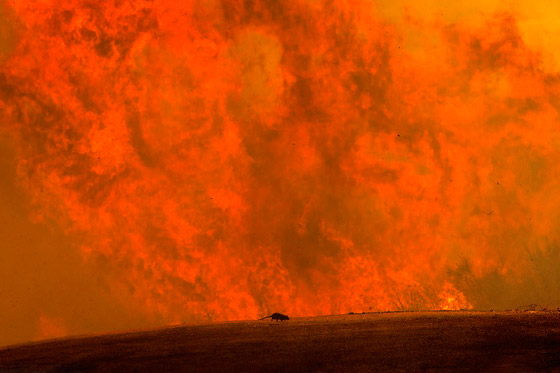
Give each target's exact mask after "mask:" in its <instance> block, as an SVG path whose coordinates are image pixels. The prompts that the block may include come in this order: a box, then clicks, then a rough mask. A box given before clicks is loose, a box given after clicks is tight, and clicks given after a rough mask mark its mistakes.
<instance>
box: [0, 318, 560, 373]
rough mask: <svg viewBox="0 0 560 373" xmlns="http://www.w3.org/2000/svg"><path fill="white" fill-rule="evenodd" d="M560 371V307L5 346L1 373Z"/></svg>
mask: <svg viewBox="0 0 560 373" xmlns="http://www.w3.org/2000/svg"><path fill="white" fill-rule="evenodd" d="M11 370H16V371H45V370H48V371H81V370H110V371H123V370H124V371H138V370H140V371H145V370H149V371H155V370H157V371H160V372H167V371H188V372H257V371H262V372H276V371H305V372H309V371H347V372H366V371H407V372H408V371H441V370H443V371H487V372H495V371H506V372H511V371H522V372H531V371H560V313H558V312H508V313H504V312H502V313H498V312H496V313H494V312H430V313H428V312H421V313H382V314H367V315H361V314H360V315H341V316H326V317H313V318H298V319H293V320H290V321H286V322H282V323H280V322H274V323H273V322H270V321H243V322H230V323H221V324H211V325H192V326H181V327H173V328H166V329H160V330H154V331H144V332H134V333H126V334H112V335H103V336H95V337H86V338H73V339H64V340H55V341H49V342H43V343H38V344H32V345H27V346H17V347H12V348H5V349H2V350H0V371H11Z"/></svg>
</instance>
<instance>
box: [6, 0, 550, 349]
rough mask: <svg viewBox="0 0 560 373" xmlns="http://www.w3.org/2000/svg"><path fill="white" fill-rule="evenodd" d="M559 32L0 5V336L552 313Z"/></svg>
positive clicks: (274, 7)
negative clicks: (392, 315) (524, 309)
mask: <svg viewBox="0 0 560 373" xmlns="http://www.w3.org/2000/svg"><path fill="white" fill-rule="evenodd" d="M559 16H560V4H554V3H553V2H548V1H544V0H543V1H538V0H532V1H511V2H508V3H505V2H503V1H497V0H496V1H458V2H439V1H425V0H423V1H417V2H412V1H372V0H353V1H350V0H344V1H335V0H331V1H316V0H291V1H270V0H268V1H264V0H263V1H258V0H223V1H218V0H214V1H163V0H159V1H158V0H144V1H134V0H128V1H127V0H106V1H91V0H90V1H85V0H68V1H63V2H60V1H53V0H15V1H6V0H4V1H0V113H1V117H2V121H0V165H1V173H0V238H1V241H0V344H1V345H5V344H10V343H16V342H23V341H29V340H37V339H43V338H52V337H57V336H65V335H73V334H83V333H92V332H95V333H99V332H106V331H113V330H119V329H130V328H141V327H154V326H160V325H167V324H175V323H183V322H198V321H220V320H235V319H251V318H256V317H260V316H264V315H267V314H270V313H271V312H283V313H287V314H289V315H290V316H310V315H320V314H333V313H345V312H349V311H355V312H361V311H384V310H419V309H462V308H475V309H488V308H495V309H506V308H515V307H520V306H523V305H527V304H529V303H538V304H541V305H558V304H560V299H559V298H560V296H559V294H560V248H559V247H558V246H557V244H556V242H557V240H558V239H559V238H560V118H559V112H560V23H559V22H558V17H559Z"/></svg>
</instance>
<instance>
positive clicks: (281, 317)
mask: <svg viewBox="0 0 560 373" xmlns="http://www.w3.org/2000/svg"><path fill="white" fill-rule="evenodd" d="M269 317H270V319H271V321H274V320H276V321H278V320H280V321H284V320H289V319H290V318H289V317H288V316H286V315H283V314H281V313H276V312H275V313H273V314H272V315H270V316H265V317H263V318H262V319H259V320H264V319H267V318H269Z"/></svg>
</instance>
